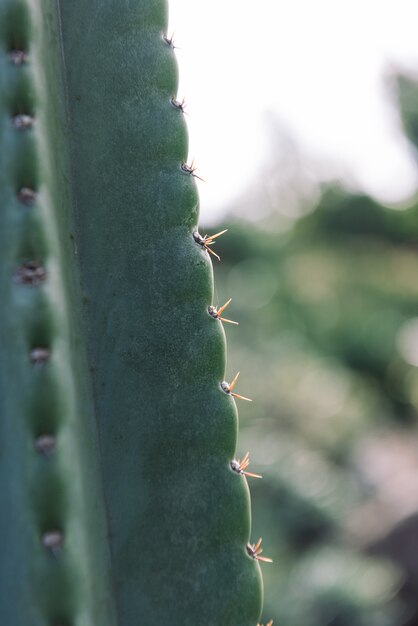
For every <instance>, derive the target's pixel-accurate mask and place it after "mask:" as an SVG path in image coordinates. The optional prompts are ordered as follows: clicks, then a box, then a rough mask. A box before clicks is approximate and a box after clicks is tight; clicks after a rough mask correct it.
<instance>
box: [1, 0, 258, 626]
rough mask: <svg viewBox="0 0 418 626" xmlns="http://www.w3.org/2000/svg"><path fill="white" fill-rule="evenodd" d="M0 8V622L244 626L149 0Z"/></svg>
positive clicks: (163, 14)
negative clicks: (0, 531) (0, 610)
mask: <svg viewBox="0 0 418 626" xmlns="http://www.w3.org/2000/svg"><path fill="white" fill-rule="evenodd" d="M0 7H1V8H2V11H3V15H4V16H5V19H4V20H3V24H4V23H7V24H9V25H10V24H24V27H23V31H24V32H25V33H27V38H26V39H23V38H22V41H19V37H16V36H15V40H16V44H15V43H14V42H13V41H12V40H13V34H12V35H11V36H10V34H9V33H8V32H7V29H6V30H5V27H4V26H3V33H2V37H3V40H2V41H3V50H2V60H1V62H2V64H3V66H4V67H5V68H7V70H6V71H5V72H3V73H2V74H0V75H1V76H2V78H0V80H1V93H2V96H1V97H2V100H1V106H2V136H1V139H0V141H1V142H2V146H4V148H3V149H2V157H1V159H2V163H1V177H2V178H1V186H2V192H1V193H2V198H3V203H2V204H3V205H4V207H5V209H4V210H3V212H2V215H1V218H0V219H1V227H2V228H1V234H0V237H1V244H2V256H3V258H2V285H3V287H2V288H3V289H4V294H2V296H4V297H2V302H4V303H6V307H7V315H5V316H4V318H5V319H4V323H3V327H2V339H3V337H4V343H2V345H4V347H5V350H4V352H3V356H2V359H3V360H2V366H3V368H4V375H3V374H2V380H3V382H4V386H3V388H2V392H3V396H4V398H5V403H4V417H3V416H2V440H3V441H10V448H8V449H7V453H6V454H4V455H2V457H1V459H0V463H2V464H3V467H2V468H1V475H2V476H5V475H9V476H12V477H13V485H12V488H10V489H9V488H8V487H7V486H6V485H5V486H4V488H3V491H2V496H1V497H2V499H3V502H2V504H3V506H2V510H7V511H8V515H6V516H4V517H3V519H2V523H3V524H4V533H5V535H3V536H6V537H7V538H8V543H9V544H10V550H9V551H8V552H7V555H8V556H7V558H6V560H5V561H4V564H3V567H4V572H5V574H4V575H5V576H6V575H7V571H8V569H9V568H12V569H13V572H14V574H13V576H14V579H15V580H16V579H18V580H22V581H23V583H24V588H25V593H27V597H28V603H27V610H25V611H23V610H21V611H20V613H19V610H20V607H19V609H18V607H16V608H15V610H16V612H17V613H19V616H20V617H19V620H17V619H15V618H14V617H13V606H14V605H17V604H19V601H18V598H17V596H13V594H11V596H10V600H9V601H8V602H7V608H6V609H5V614H6V615H7V616H8V620H5V623H6V622H7V621H8V623H16V624H17V626H20V624H22V625H23V624H27V623H31V624H36V625H37V624H38V623H39V624H49V623H56V624H58V623H61V622H63V623H65V624H67V623H68V624H73V623H74V624H75V623H76V624H77V625H83V626H84V625H86V626H87V625H88V624H92V625H93V624H97V623H100V624H105V625H107V624H119V626H122V625H123V626H134V625H137V624H140V623H167V624H170V625H171V626H177V625H178V626H180V625H181V626H188V625H192V624H197V623H202V624H205V625H207V626H211V625H212V626H253V625H254V624H255V623H256V622H257V619H258V617H259V614H260V608H261V580H260V574H259V568H258V564H257V563H256V561H255V560H254V559H251V558H250V556H249V555H248V553H247V550H246V544H247V542H248V541H249V540H250V534H249V533H250V502H249V493H248V488H247V486H246V482H245V478H244V477H243V476H239V475H237V474H236V473H234V472H233V471H232V469H231V467H230V461H231V460H232V459H233V457H234V454H235V446H236V435H237V413H236V408H235V404H234V400H233V398H232V397H231V395H230V394H228V393H225V391H224V390H223V389H222V387H221V382H222V381H223V379H224V376H225V336H224V332H223V329H222V324H221V322H220V321H219V319H216V318H214V317H212V316H211V315H210V314H209V313H208V307H209V306H210V305H211V304H213V302H212V296H213V278H212V269H211V263H210V260H209V255H208V253H207V251H206V250H205V249H204V246H202V245H201V244H199V242H198V241H196V240H195V238H194V237H193V233H194V232H195V231H196V230H197V219H198V196H197V191H196V185H195V181H194V176H193V172H192V171H191V170H190V169H188V168H187V167H184V165H183V167H182V164H184V162H185V161H186V158H187V134H186V129H185V123H184V120H183V115H182V110H181V107H176V106H175V103H173V101H172V99H173V98H175V97H176V92H177V68H176V62H175V58H174V53H173V49H172V46H171V45H170V42H169V41H167V40H166V39H165V34H166V28H167V5H166V2H165V1H162V0H126V1H125V2H123V3H122V4H121V3H120V2H116V0H108V1H107V2H101V1H99V0H90V1H89V2H85V0H73V1H72V2H71V3H67V2H58V3H54V2H52V0H51V1H48V2H45V3H43V4H42V7H35V5H34V3H32V2H28V3H27V5H26V3H25V2H21V3H18V4H16V3H15V2H5V0H2V2H1V3H0ZM16 7H17V8H16ZM28 7H29V8H28ZM19 11H20V12H21V13H19ZM8 27H9V26H8ZM16 28H17V27H16ZM25 29H26V30H25ZM23 31H22V32H23ZM60 48H61V55H62V56H60V55H59V49H60ZM19 49H20V50H21V52H22V53H23V54H26V53H27V55H28V57H27V59H25V58H24V57H22V55H21V57H20V58H21V59H22V62H21V63H17V64H16V63H14V61H12V60H11V58H10V52H12V51H13V50H15V51H19ZM8 54H9V56H8ZM15 57H16V58H19V55H15ZM25 81H26V82H25ZM13 89H14V90H15V92H16V93H18V94H20V96H21V97H20V96H19V98H16V99H15V100H16V104H17V108H16V110H10V102H11V101H13V99H12V100H10V94H11V93H13ZM4 94H6V95H4ZM25 98H27V102H26V101H25ZM17 101H19V102H17ZM21 105H22V107H21ZM23 105H24V106H23ZM19 107H21V108H22V110H20V109H19V110H18V108H19ZM64 107H65V109H66V113H67V114H66V115H65V116H64V115H63V112H64ZM16 115H20V116H23V115H27V116H28V117H29V118H31V119H32V122H31V123H29V122H28V124H27V125H26V126H25V119H20V120H18V121H17V122H15V124H13V122H12V121H11V118H13V117H15V116H16ZM19 125H20V126H19ZM67 157H68V159H69V161H67ZM68 162H69V165H67V163H68ZM22 189H28V190H29V191H32V192H34V194H35V195H34V197H33V201H32V200H31V201H30V202H29V203H27V202H26V201H22V198H23V196H22V195H21V194H22V191H21V190H22ZM25 193H26V194H27V192H25ZM19 194H20V195H19ZM29 205H30V206H29ZM28 276H30V278H28ZM84 345H87V350H88V357H87V358H86V355H85V351H84V350H85V348H84ZM33 350H38V352H37V353H36V354H37V355H38V356H37V358H36V359H35V360H33V359H32V360H31V357H30V354H31V351H33ZM42 351H44V352H42ZM6 354H7V355H8V356H4V355H6ZM9 355H10V356H9ZM42 355H43V356H42ZM87 359H88V367H87V364H86V361H87ZM23 386H24V387H25V390H26V391H25V393H24V394H23V393H22V392H21V388H22V387H23ZM35 425H36V426H35ZM96 430H97V432H98V439H97V437H96ZM39 437H43V439H41V442H42V441H43V444H42V445H43V447H46V449H47V450H46V451H42V449H41V450H39V449H38V447H39V446H40V447H41V448H42V446H41V443H40V442H39V441H38V440H39ZM48 437H49V439H48ZM37 441H38V444H37V443H36V442H37ZM37 446H38V447H37ZM49 446H51V451H48V447H49ZM50 532H55V533H56V534H55V535H51V534H49V535H47V536H46V537H45V533H50ZM51 542H52V546H51V545H49V544H51ZM16 544H19V548H18V549H17V548H16ZM45 544H48V545H45ZM29 557H30V558H29ZM8 559H9V560H8ZM28 560H30V561H31V567H30V570H29V569H28V568H27V562H28ZM12 561H14V562H12ZM42 577H43V578H42ZM50 581H51V582H50ZM50 585H52V591H51V587H50ZM54 589H56V590H57V591H56V592H55V591H54ZM57 598H61V600H60V601H57ZM54 603H55V604H56V606H55V604H54ZM31 606H32V607H33V606H34V607H36V609H35V611H36V614H37V619H38V621H36V619H32V618H30V617H29V614H28V611H29V609H30V607H31ZM2 617H3V614H2ZM51 620H52V621H51ZM54 620H55V621H54Z"/></svg>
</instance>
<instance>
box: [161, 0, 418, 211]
mask: <svg viewBox="0 0 418 626" xmlns="http://www.w3.org/2000/svg"><path fill="white" fill-rule="evenodd" d="M169 5H170V28H169V33H172V32H174V39H175V44H176V45H177V46H178V48H177V50H176V53H177V59H178V62H179V69H180V86H179V92H178V97H179V99H180V100H181V99H182V98H183V97H185V98H186V103H187V109H186V110H187V113H188V116H187V117H186V120H187V123H188V127H189V137H190V160H191V159H192V158H194V159H195V161H196V165H197V167H198V171H197V172H196V173H197V174H199V175H200V176H202V177H203V178H204V179H205V181H206V183H201V182H199V181H198V184H199V191H200V198H201V219H202V221H203V222H206V223H208V222H213V221H217V220H218V219H220V216H221V211H222V209H223V208H224V207H225V205H226V204H227V203H228V201H230V200H231V199H233V198H234V197H236V196H237V195H239V194H240V193H242V191H244V190H245V188H246V187H247V186H248V183H249V182H250V181H251V180H252V179H253V178H257V177H258V176H259V175H260V170H261V167H262V164H263V162H265V159H266V155H267V150H268V148H269V143H268V126H267V125H266V123H265V116H266V113H267V112H271V113H273V114H274V115H277V117H278V119H279V120H280V122H281V123H282V124H283V125H284V126H285V128H286V132H287V133H288V134H290V135H291V136H293V137H294V138H295V140H296V141H297V142H298V144H299V145H300V147H301V150H302V151H303V152H304V153H306V154H307V155H309V157H310V160H311V161H312V160H313V162H315V160H317V161H318V162H321V163H323V161H324V160H325V161H329V163H330V169H332V171H333V172H335V173H336V174H341V175H343V174H345V175H346V178H347V180H350V181H351V182H352V183H353V181H354V182H355V183H358V186H359V187H360V188H362V189H364V190H366V191H367V192H369V193H371V194H374V195H375V196H377V197H378V198H379V199H380V200H382V201H386V202H398V201H401V200H402V199H404V198H405V197H406V196H408V195H410V194H412V193H413V192H414V191H415V189H416V186H418V169H416V168H415V165H414V160H413V158H412V155H411V152H410V151H409V150H408V144H407V143H406V142H405V140H404V139H402V135H401V133H400V130H399V121H398V117H397V114H396V112H395V110H394V109H393V108H392V106H391V105H390V103H388V101H387V98H386V99H385V83H384V77H385V75H387V74H388V70H389V69H390V67H392V68H393V67H394V66H395V67H399V66H400V67H404V68H406V69H409V70H415V72H417V73H418V34H417V33H418V27H417V25H418V0H259V2H258V3H255V2H253V1H251V2H250V0H210V1H206V2H203V1H201V0H170V2H169Z"/></svg>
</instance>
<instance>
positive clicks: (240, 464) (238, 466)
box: [231, 452, 263, 478]
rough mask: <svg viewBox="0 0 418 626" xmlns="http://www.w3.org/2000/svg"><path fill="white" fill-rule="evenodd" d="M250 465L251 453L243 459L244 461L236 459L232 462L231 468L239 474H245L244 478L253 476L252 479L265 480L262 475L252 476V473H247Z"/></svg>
mask: <svg viewBox="0 0 418 626" xmlns="http://www.w3.org/2000/svg"><path fill="white" fill-rule="evenodd" d="M249 464H250V453H249V452H247V453H246V455H245V456H244V457H243V459H242V461H240V460H239V459H238V460H237V459H234V460H233V461H231V468H232V470H233V471H234V472H236V473H237V474H243V475H244V476H251V477H252V478H263V477H262V476H261V474H252V473H251V472H247V471H246V469H247V467H248V466H249Z"/></svg>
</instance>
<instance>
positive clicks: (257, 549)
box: [164, 36, 273, 626]
mask: <svg viewBox="0 0 418 626" xmlns="http://www.w3.org/2000/svg"><path fill="white" fill-rule="evenodd" d="M164 41H165V42H166V43H167V44H168V45H169V46H170V47H172V48H174V47H175V46H174V42H173V37H168V36H166V37H164ZM171 104H172V105H173V106H174V107H175V108H176V109H178V110H179V111H180V112H181V113H184V112H185V111H184V108H185V99H182V100H181V101H179V100H177V99H176V98H175V97H174V96H173V97H172V98H171ZM181 169H182V170H183V172H185V173H187V174H189V175H190V176H193V177H195V178H198V179H199V180H202V181H203V179H202V178H201V177H200V176H197V174H196V169H197V168H196V166H195V164H194V161H192V163H191V165H188V164H187V163H185V162H182V163H181ZM226 232H227V229H225V230H222V231H220V232H218V233H216V234H214V235H207V234H205V235H204V236H202V235H201V234H200V233H199V231H198V230H195V231H194V232H193V233H192V235H193V239H194V241H195V243H196V244H197V245H198V246H200V247H201V248H202V249H203V250H204V251H206V252H207V253H208V254H209V255H211V256H212V257H215V258H216V259H217V260H218V261H220V257H219V255H218V254H217V253H216V252H215V251H214V250H213V248H212V246H213V245H214V244H215V243H216V239H217V237H220V236H221V235H223V234H224V233H226ZM231 301H232V298H230V299H229V300H228V301H227V302H226V303H225V304H224V305H223V306H221V307H219V308H218V307H216V306H215V305H210V306H209V307H208V313H209V315H210V316H211V317H212V318H214V319H216V320H218V321H220V322H227V323H230V324H234V325H238V322H235V321H233V320H230V319H227V318H224V317H222V313H223V312H224V310H225V309H226V308H227V307H228V306H229V304H230V303H231ZM239 374H240V373H239V372H238V373H237V374H236V375H235V377H234V379H233V380H232V382H231V383H228V382H227V381H222V382H221V383H220V388H221V390H222V391H223V392H224V393H226V394H228V395H231V396H233V397H234V398H238V399H240V400H246V401H248V402H251V401H252V400H251V399H250V398H247V397H245V396H242V395H239V394H237V393H235V392H234V391H233V389H234V387H235V384H236V382H237V380H238V377H239ZM249 462H250V461H249V452H247V453H246V454H245V456H244V457H243V459H242V460H237V459H233V460H232V461H231V462H230V467H231V469H232V471H233V472H235V473H236V474H239V475H241V476H249V477H252V478H262V476H261V475H260V474H253V473H251V472H248V471H246V470H247V467H248V465H249ZM261 542H262V540H261V538H260V539H259V540H258V541H257V543H255V544H251V543H248V544H247V546H246V551H247V554H248V556H249V557H250V558H252V559H255V560H257V561H263V562H266V563H271V562H272V559H270V558H268V557H264V556H261V553H262V552H263V549H262V548H261ZM272 624H273V620H271V621H270V622H268V624H267V626H272ZM257 626H260V625H259V624H258V625H257Z"/></svg>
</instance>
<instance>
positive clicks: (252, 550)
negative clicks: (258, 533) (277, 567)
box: [247, 537, 273, 563]
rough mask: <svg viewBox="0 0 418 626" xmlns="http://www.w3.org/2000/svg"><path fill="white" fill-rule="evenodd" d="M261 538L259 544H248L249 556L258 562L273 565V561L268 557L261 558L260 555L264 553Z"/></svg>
mask: <svg viewBox="0 0 418 626" xmlns="http://www.w3.org/2000/svg"><path fill="white" fill-rule="evenodd" d="M261 541H262V539H261V537H260V539H259V540H258V541H257V543H248V544H247V553H248V555H249V556H250V557H251V558H252V559H255V560H256V561H263V562H264V563H273V559H270V558H268V557H267V556H260V554H261V553H262V552H263V549H262V547H261Z"/></svg>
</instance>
